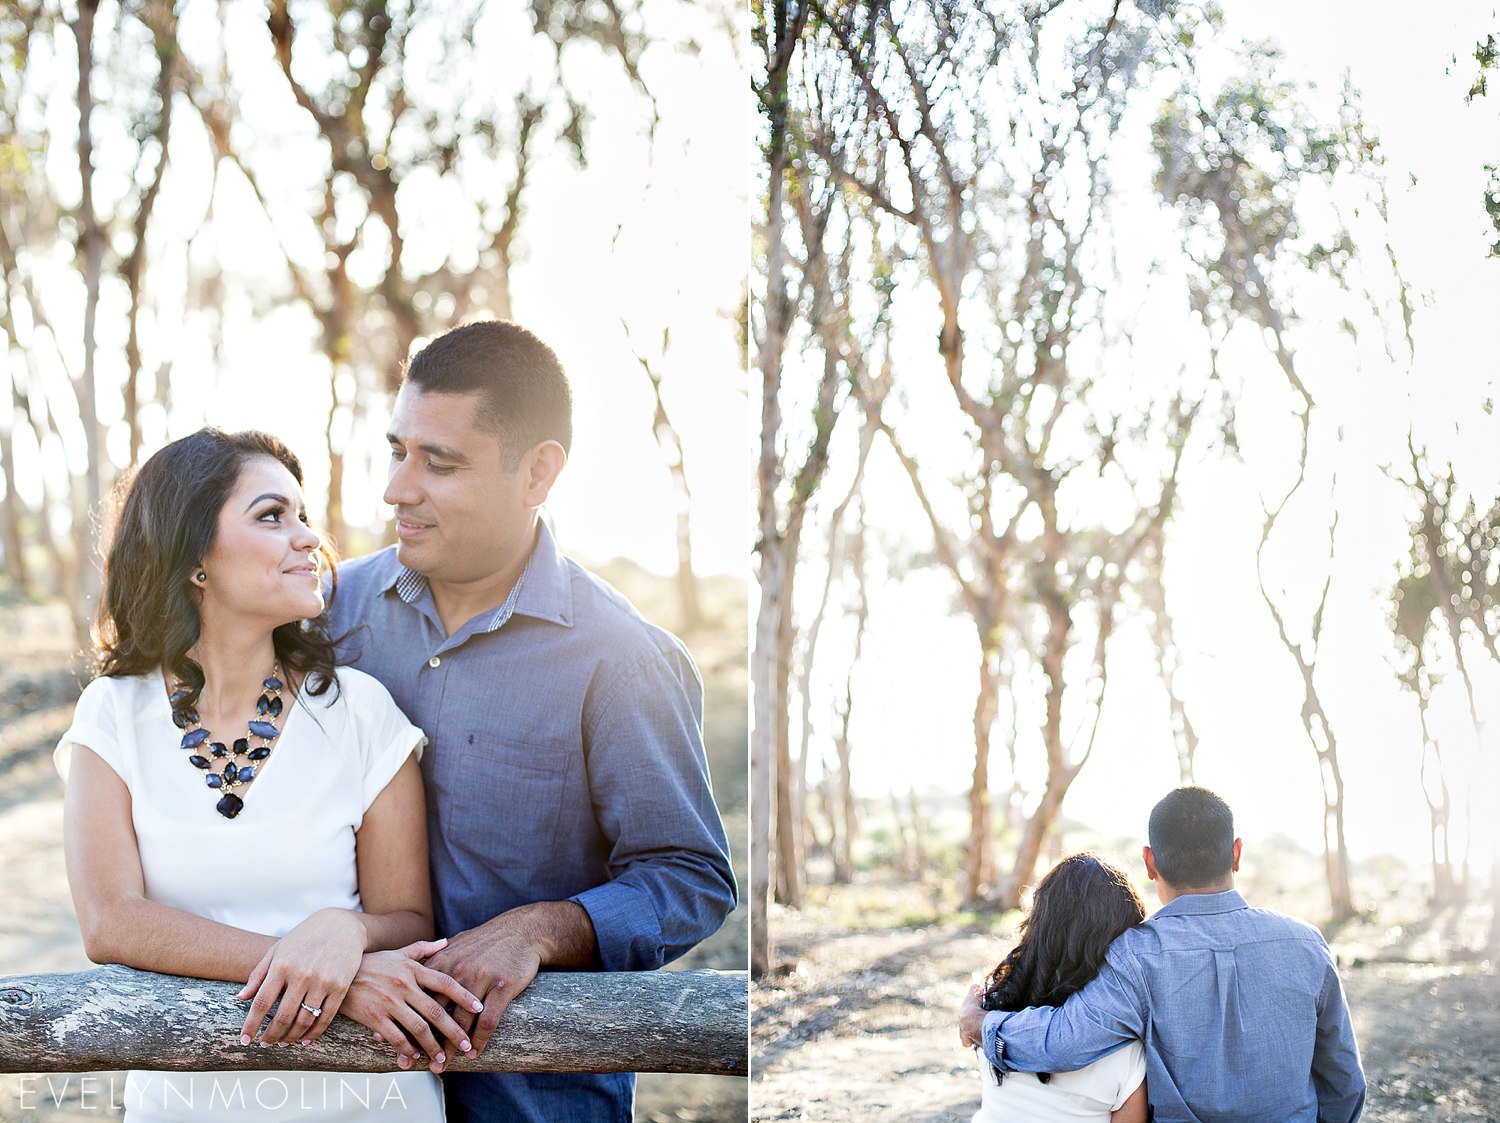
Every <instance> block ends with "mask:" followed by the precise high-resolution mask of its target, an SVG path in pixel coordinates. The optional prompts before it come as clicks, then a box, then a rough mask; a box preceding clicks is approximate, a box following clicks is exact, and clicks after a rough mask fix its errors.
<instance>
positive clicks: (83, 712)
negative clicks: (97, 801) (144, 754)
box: [52, 676, 135, 787]
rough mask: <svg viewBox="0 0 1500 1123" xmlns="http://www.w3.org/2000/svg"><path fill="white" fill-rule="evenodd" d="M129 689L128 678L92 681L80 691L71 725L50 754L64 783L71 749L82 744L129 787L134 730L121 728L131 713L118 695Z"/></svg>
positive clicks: (66, 777) (131, 717)
mask: <svg viewBox="0 0 1500 1123" xmlns="http://www.w3.org/2000/svg"><path fill="white" fill-rule="evenodd" d="M130 686H131V680H130V679H124V678H105V677H103V676H101V677H99V678H96V679H94V681H93V682H91V683H89V684H88V685H87V686H85V687H84V688H83V693H82V694H81V695H80V696H79V698H78V705H77V706H76V707H75V708H74V710H73V724H72V725H70V726H68V730H67V732H66V733H64V734H63V735H62V737H61V738H60V739H59V740H58V742H57V748H56V749H54V750H53V751H52V763H53V765H54V766H55V767H56V768H57V771H58V773H59V775H61V776H62V778H63V780H64V782H66V781H67V779H68V770H69V768H70V767H71V765H72V758H73V746H74V745H82V746H83V747H84V748H86V749H89V750H91V751H92V752H93V753H94V755H95V756H97V757H98V758H99V759H100V760H102V761H104V763H105V764H107V765H109V766H110V767H111V768H113V769H114V770H115V772H116V774H118V775H119V777H120V779H121V780H123V781H125V785H126V787H130V786H131V784H132V781H133V780H134V779H135V769H134V768H133V767H132V761H131V760H130V755H131V754H130V752H129V749H130V747H131V746H133V745H134V743H135V731H134V727H133V726H130V727H128V728H126V727H123V726H122V724H121V722H122V719H123V721H125V722H127V723H128V722H133V721H134V714H133V713H132V712H131V710H130V707H129V706H128V705H127V704H126V703H125V700H124V699H123V698H122V695H123V694H124V692H125V691H127V690H128V689H129V688H130Z"/></svg>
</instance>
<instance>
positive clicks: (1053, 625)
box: [995, 571, 1102, 912]
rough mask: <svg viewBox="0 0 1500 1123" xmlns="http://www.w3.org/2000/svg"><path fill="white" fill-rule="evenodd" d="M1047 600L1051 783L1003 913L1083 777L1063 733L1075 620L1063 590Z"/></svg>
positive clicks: (1000, 897)
mask: <svg viewBox="0 0 1500 1123" xmlns="http://www.w3.org/2000/svg"><path fill="white" fill-rule="evenodd" d="M1054 572H1055V571H1054ZM1042 599H1043V600H1044V602H1045V604H1046V608H1047V620H1048V625H1049V627H1048V635H1047V645H1046V647H1045V649H1044V650H1043V652H1042V670H1043V672H1044V673H1045V675H1046V676H1047V714H1046V719H1045V722H1044V724H1043V727H1042V741H1043V743H1044V744H1045V745H1046V747H1047V786H1046V787H1045V788H1044V789H1043V790H1042V800H1041V802H1040V803H1039V804H1037V808H1036V810H1035V811H1033V812H1032V814H1031V817H1030V818H1029V819H1028V820H1027V821H1026V826H1025V828H1024V829H1023V830H1022V832H1021V841H1020V844H1019V846H1018V847H1017V848H1016V858H1015V863H1014V864H1013V865H1012V867H1011V871H1010V873H1008V874H1007V875H1006V876H1005V879H1004V880H1003V881H1002V882H1001V883H1000V886H999V889H998V890H997V892H996V894H995V904H996V906H997V907H998V908H999V909H1000V910H1001V911H1002V912H1003V911H1005V910H1007V909H1016V908H1020V907H1021V891H1022V890H1023V889H1025V888H1026V886H1028V885H1030V884H1031V882H1032V879H1033V878H1034V877H1035V876H1036V867H1037V862H1038V860H1039V859H1040V857H1041V853H1042V844H1043V843H1044V842H1045V841H1046V839H1047V835H1048V833H1049V832H1050V831H1051V830H1052V828H1053V825H1054V824H1055V823H1056V822H1057V813H1058V810H1059V809H1060V808H1061V807H1062V803H1063V798H1064V797H1065V796H1066V795H1067V794H1068V788H1069V786H1071V784H1072V783H1073V779H1074V777H1076V776H1077V775H1078V766H1077V765H1070V764H1069V763H1068V760H1067V748H1066V746H1065V745H1064V744H1063V735H1062V707H1063V694H1064V691H1065V690H1066V682H1065V680H1064V677H1063V660H1064V657H1065V656H1066V655H1067V651H1068V643H1069V636H1070V634H1071V632H1072V626H1073V624H1072V618H1071V617H1070V616H1069V614H1068V606H1067V603H1066V602H1065V601H1064V600H1063V597H1062V594H1061V592H1060V590H1058V589H1056V588H1053V589H1050V590H1047V591H1046V592H1044V593H1043V594H1042ZM1101 626H1102V624H1101Z"/></svg>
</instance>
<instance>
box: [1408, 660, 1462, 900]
mask: <svg viewBox="0 0 1500 1123" xmlns="http://www.w3.org/2000/svg"><path fill="white" fill-rule="evenodd" d="M1424 677H1425V676H1424V675H1423V674H1422V669H1421V667H1420V665H1419V666H1418V668H1417V670H1416V672H1415V674H1414V675H1413V679H1412V685H1413V686H1414V688H1415V691H1416V695H1417V720H1418V722H1419V723H1420V725H1421V727H1422V771H1421V775H1420V778H1419V779H1420V783H1421V787H1422V797H1423V798H1424V799H1425V800H1426V801H1427V818H1428V825H1429V830H1430V833H1431V852H1432V903H1433V904H1434V905H1446V904H1449V903H1451V902H1452V901H1455V900H1457V899H1458V892H1457V888H1458V887H1457V886H1456V885H1455V884H1454V881H1453V864H1452V861H1451V859H1450V856H1449V853H1448V820H1449V815H1450V812H1451V808H1452V797H1451V795H1450V793H1449V791H1448V778H1447V777H1446V776H1445V775H1444V774H1443V754H1442V750H1441V749H1440V748H1439V746H1438V743H1437V740H1436V738H1434V737H1433V736H1432V730H1431V729H1430V727H1429V726H1428V724H1427V711H1428V707H1429V705H1430V700H1429V697H1428V694H1427V691H1428V690H1429V689H1430V681H1428V682H1424V681H1423V680H1424ZM1429 757H1430V758H1431V759H1432V761H1433V763H1434V768H1433V771H1434V772H1435V773H1436V779H1437V786H1438V794H1437V798H1435V799H1434V798H1433V792H1432V789H1431V788H1430V787H1429V786H1428V777H1427V772H1428V769H1427V761H1428V759H1429Z"/></svg>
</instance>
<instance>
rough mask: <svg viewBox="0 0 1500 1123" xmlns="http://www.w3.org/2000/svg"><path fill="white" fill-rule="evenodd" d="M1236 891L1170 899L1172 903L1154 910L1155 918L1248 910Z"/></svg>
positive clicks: (1196, 894) (1195, 894)
mask: <svg viewBox="0 0 1500 1123" xmlns="http://www.w3.org/2000/svg"><path fill="white" fill-rule="evenodd" d="M1249 907H1250V906H1249V905H1247V904H1246V903H1245V898H1244V897H1241V896H1240V895H1239V893H1238V892H1237V891H1236V890H1233V889H1230V890H1227V891H1226V892H1223V893H1184V894H1182V895H1181V896H1180V897H1174V898H1172V903H1171V904H1169V905H1163V906H1162V907H1161V908H1159V909H1157V910H1156V914H1155V915H1156V916H1207V915H1209V914H1211V913H1217V912H1235V911H1236V910H1238V909H1248V908H1249Z"/></svg>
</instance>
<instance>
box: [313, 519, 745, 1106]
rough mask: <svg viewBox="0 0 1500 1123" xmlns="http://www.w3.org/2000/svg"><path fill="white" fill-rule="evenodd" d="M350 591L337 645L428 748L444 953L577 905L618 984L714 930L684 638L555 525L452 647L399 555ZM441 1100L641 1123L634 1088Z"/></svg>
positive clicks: (599, 1084) (467, 1079)
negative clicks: (513, 920) (532, 912)
mask: <svg viewBox="0 0 1500 1123" xmlns="http://www.w3.org/2000/svg"><path fill="white" fill-rule="evenodd" d="M338 576H339V584H338V594H337V596H336V597H335V598H334V602H333V620H334V627H335V629H336V631H338V632H342V631H346V630H349V629H357V631H356V634H355V635H353V636H351V637H350V639H349V641H347V644H346V648H347V650H346V652H345V654H346V657H347V658H348V659H349V660H350V661H351V662H352V663H353V664H354V665H355V666H356V667H358V668H359V669H360V670H363V671H366V672H368V673H369V674H372V675H374V676H375V678H377V679H379V680H380V681H381V682H382V683H384V684H385V686H386V688H387V689H388V690H389V691H390V692H391V695H392V697H394V698H395V700H396V703H397V704H398V705H399V706H400V707H401V708H402V710H404V711H405V712H406V715H407V716H408V717H409V718H410V719H411V720H412V722H413V723H415V724H416V725H417V726H419V727H420V728H421V729H422V730H423V731H424V732H425V733H426V734H427V736H428V738H429V744H428V747H427V751H426V752H425V753H424V754H423V757H422V775H423V777H424V779H425V781H426V786H427V822H428V836H429V840H430V852H431V866H432V890H433V905H434V908H435V910H436V921H437V931H438V935H440V936H443V935H452V934H454V933H457V932H460V931H463V930H465V929H468V928H473V927H475V926H477V925H479V924H483V923H484V922H485V921H487V920H490V919H491V918H492V917H495V916H497V915H499V914H500V913H502V912H505V911H507V910H508V909H512V908H515V907H516V906H518V905H524V904H528V903H530V902H533V901H560V900H571V901H576V902H577V903H578V904H580V905H581V906H583V908H584V909H586V910H587V911H588V914H589V918H590V920H591V921H592V922H593V926H594V932H595V935H596V936H597V939H598V946H599V958H600V961H601V963H602V965H603V966H604V968H605V970H611V971H639V970H648V969H651V968H656V967H660V966H662V965H663V964H664V963H667V962H669V961H671V960H672V959H675V958H676V957H678V956H680V955H682V954H683V953H684V952H686V951H687V950H688V949H689V948H691V947H692V946H693V945H694V944H696V943H698V942H699V941H700V940H702V939H704V938H705V937H707V936H709V935H711V934H712V933H713V932H714V931H716V930H717V929H718V927H719V926H720V924H722V923H723V921H724V918H725V917H726V916H727V915H728V914H729V912H730V910H731V909H732V908H733V907H734V904H735V895H736V889H735V883H734V876H733V874H732V873H731V872H730V865H729V848H728V843H727V841H726V839H725V835H724V827H723V823H722V822H721V820H720V818H719V813H718V810H717V808H716V807H715V805H714V801H713V792H712V790H711V788H710V785H709V774H708V762H707V759H706V756H705V754H704V749H703V735H702V706H703V685H702V680H701V679H700V678H699V676H698V670H697V667H696V666H694V664H693V660H692V658H691V657H690V656H689V655H688V653H687V650H686V649H685V648H684V647H683V646H682V644H681V643H680V642H679V641H678V640H677V639H676V638H675V637H674V636H672V635H671V634H669V633H668V632H666V631H663V630H662V629H661V628H658V627H655V626H653V625H651V624H649V623H647V622H646V621H645V620H643V619H642V618H641V617H640V615H639V614H638V613H637V612H636V611H635V609H634V608H633V607H632V606H631V605H630V604H629V602H627V601H626V600H625V598H624V597H622V596H621V595H620V594H619V593H617V592H616V591H615V590H614V589H612V588H610V587H609V586H608V585H606V584H605V583H604V582H603V581H600V580H599V579H598V578H596V577H594V576H592V575H591V574H589V573H587V572H585V571H584V570H583V568H582V567H581V566H579V565H577V564H576V563H575V562H573V561H571V560H569V559H568V558H566V557H563V556H562V555H561V554H559V552H558V550H557V546H556V543H555V541H554V539H553V537H552V533H551V531H550V530H549V529H548V528H547V526H546V525H545V523H543V524H541V525H540V527H539V530H538V534H537V541H536V546H535V548H534V549H533V551H532V554H531V557H530V559H529V561H528V562H527V565H526V568H525V571H524V573H523V574H522V576H521V579H520V580H519V581H518V582H517V583H516V586H515V588H514V589H513V590H512V592H511V595H510V597H509V599H508V600H507V601H506V603H505V604H503V605H502V606H500V608H498V609H496V610H494V611H492V612H486V613H483V614H482V615H480V616H477V617H475V618H474V619H472V620H470V621H468V623H466V624H464V625H463V627H461V628H460V629H459V630H458V631H457V632H455V633H454V634H453V635H451V636H447V635H445V634H444V632H443V627H442V624H441V622H440V620H439V618H438V613H437V608H436V605H435V604H434V602H433V598H432V592H431V590H430V589H429V588H428V586H427V581H426V579H425V578H424V577H422V576H421V575H420V574H417V573H415V572H413V571H411V570H408V569H407V568H406V567H405V566H403V565H402V564H401V563H400V562H399V561H397V559H396V550H395V547H390V548H388V549H385V550H382V551H380V552H379V553H376V554H372V555H369V556H367V557H363V558H358V559H355V560H354V561H350V562H348V563H346V564H345V565H343V566H342V567H341V568H340V569H339V575H338ZM361 626H363V627H361ZM444 1087H445V1090H446V1091H447V1094H448V1099H449V1118H450V1120H453V1119H455V1118H459V1117H462V1116H463V1115H465V1114H468V1115H471V1116H472V1117H474V1118H484V1119H507V1120H509V1119H515V1120H537V1121H546V1123H574V1121H578V1123H583V1121H585V1120H587V1121H595V1120H600V1121H603V1120H609V1121H612V1123H628V1121H629V1119H630V1111H631V1108H630V1104H631V1098H632V1093H633V1088H634V1078H633V1077H632V1076H631V1075H630V1074H600V1075H576V1074H564V1075H552V1074H489V1073H486V1074H477V1073H476V1074H461V1075H449V1076H446V1077H445V1078H444ZM455 1109H457V1110H455Z"/></svg>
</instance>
